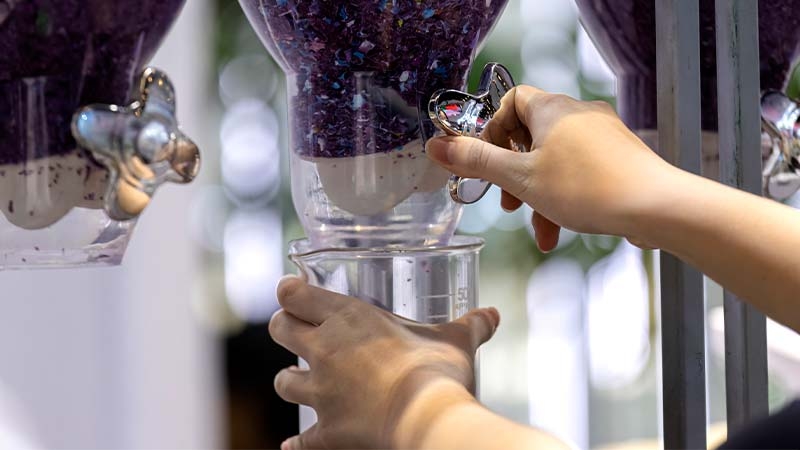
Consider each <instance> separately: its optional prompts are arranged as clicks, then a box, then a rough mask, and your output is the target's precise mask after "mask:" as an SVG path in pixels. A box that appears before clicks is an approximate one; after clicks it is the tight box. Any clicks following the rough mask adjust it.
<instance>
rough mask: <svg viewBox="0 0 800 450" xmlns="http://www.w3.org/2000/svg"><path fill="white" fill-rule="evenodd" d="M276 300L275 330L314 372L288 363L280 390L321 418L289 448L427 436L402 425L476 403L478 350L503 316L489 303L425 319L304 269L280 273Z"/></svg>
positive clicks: (403, 442) (402, 442)
mask: <svg viewBox="0 0 800 450" xmlns="http://www.w3.org/2000/svg"><path fill="white" fill-rule="evenodd" d="M278 301H279V302H280V304H281V306H282V307H283V309H282V310H281V311H279V312H277V313H276V314H275V315H274V316H273V317H272V319H271V320H270V323H269V332H270V334H271V335H272V338H273V339H274V340H275V342H277V343H279V344H280V345H282V346H284V347H286V348H287V349H289V350H290V351H291V352H293V353H295V354H297V355H298V356H300V357H302V358H303V359H305V360H306V361H307V362H308V364H309V367H310V370H303V369H299V368H297V367H290V368H288V369H284V370H283V371H281V372H280V373H278V375H277V376H276V377H275V390H276V391H277V393H278V395H280V396H281V398H283V399H284V400H286V401H288V402H292V403H298V404H303V405H308V406H311V407H312V408H314V410H315V411H316V413H317V416H318V422H317V424H316V425H314V426H313V427H312V428H310V429H309V430H307V431H306V432H304V433H303V434H301V435H300V436H295V437H293V438H291V439H289V440H287V441H286V442H284V444H283V445H282V446H281V448H282V449H283V450H288V449H310V448H390V447H393V446H402V447H408V446H410V445H411V444H412V441H410V440H409V439H412V440H413V439H421V438H422V437H423V436H409V434H416V432H415V433H405V434H404V435H401V432H400V431H397V430H409V429H414V430H415V431H418V430H419V427H418V426H413V427H412V426H410V424H409V423H410V421H418V420H420V418H422V417H424V418H425V420H429V421H431V422H432V421H433V420H434V419H435V418H436V416H438V415H439V414H441V413H442V412H443V411H444V410H445V409H446V408H447V407H449V406H453V405H454V404H456V403H463V402H474V401H475V400H474V397H472V395H471V394H470V393H469V391H472V390H474V385H475V378H474V371H475V360H474V357H475V352H476V350H477V349H478V347H479V346H480V345H481V344H483V343H484V342H486V341H487V340H489V338H491V337H492V335H493V334H494V331H495V329H496V328H497V325H498V324H499V321H500V316H499V314H498V313H497V311H496V310H495V309H493V308H491V309H478V310H474V311H471V312H470V313H468V314H467V315H465V316H464V317H462V318H460V319H458V320H456V321H454V322H451V323H447V324H441V325H421V324H418V323H416V322H412V321H409V320H405V319H402V318H400V317H398V316H395V315H392V314H390V313H388V312H386V311H383V310H381V309H378V308H376V307H374V306H371V305H369V304H367V303H365V302H363V301H361V300H358V299H356V298H352V297H346V296H343V295H339V294H335V293H332V292H328V291H325V290H322V289H319V288H316V287H312V286H309V285H308V284H306V283H305V282H304V281H303V280H301V279H300V278H297V277H286V278H284V279H283V280H281V282H280V284H279V285H278ZM443 393H449V394H448V395H444V394H443ZM412 409H413V413H411V412H409V411H411V410H412Z"/></svg>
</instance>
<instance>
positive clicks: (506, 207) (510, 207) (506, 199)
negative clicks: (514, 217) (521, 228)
mask: <svg viewBox="0 0 800 450" xmlns="http://www.w3.org/2000/svg"><path fill="white" fill-rule="evenodd" d="M520 206H522V200H520V199H518V198H517V197H514V196H513V195H511V194H509V193H508V192H506V191H503V194H502V196H501V197H500V207H501V208H503V211H505V212H508V213H511V212H514V211H516V210H518V209H519V208H520Z"/></svg>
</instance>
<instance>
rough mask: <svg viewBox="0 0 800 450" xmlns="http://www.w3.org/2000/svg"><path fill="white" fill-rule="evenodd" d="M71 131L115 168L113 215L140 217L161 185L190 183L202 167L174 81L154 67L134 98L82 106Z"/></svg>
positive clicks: (108, 203)
mask: <svg viewBox="0 0 800 450" xmlns="http://www.w3.org/2000/svg"><path fill="white" fill-rule="evenodd" d="M72 134H73V136H74V137H75V140H76V141H77V142H78V144H79V145H80V146H81V147H83V148H85V149H87V150H89V151H90V152H91V153H92V155H93V156H94V158H95V159H96V160H97V161H98V162H100V163H101V164H103V165H104V166H105V167H106V168H107V169H108V171H109V173H110V178H109V183H108V188H107V191H106V196H105V209H106V212H107V213H108V216H109V217H110V218H112V219H114V220H128V219H132V218H134V217H136V216H138V215H139V214H140V213H141V212H142V211H143V210H144V208H145V207H146V206H147V204H148V203H149V202H150V199H151V198H152V196H153V194H154V192H155V190H156V189H157V188H158V187H159V186H160V185H161V184H163V183H164V182H167V181H169V182H173V183H181V184H183V183H188V182H190V181H192V180H193V179H194V178H195V177H196V176H197V173H198V170H199V169H200V152H199V151H198V149H197V146H196V145H195V144H194V142H192V140H191V139H189V138H188V137H187V136H186V135H185V134H183V133H182V132H181V130H180V128H179V126H178V122H177V120H176V118H175V89H174V88H173V86H172V82H171V81H170V80H169V78H168V77H167V75H166V74H165V73H163V72H161V71H159V70H156V69H153V68H147V69H145V71H144V72H143V74H142V76H141V80H140V83H139V90H138V98H137V99H136V100H135V101H134V102H133V103H131V104H129V105H128V106H117V105H101V104H96V105H89V106H86V107H84V108H81V109H80V110H79V111H78V112H77V113H76V114H75V116H74V117H73V121H72Z"/></svg>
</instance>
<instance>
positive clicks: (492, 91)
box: [428, 63, 528, 204]
mask: <svg viewBox="0 0 800 450" xmlns="http://www.w3.org/2000/svg"><path fill="white" fill-rule="evenodd" d="M513 87H514V80H513V78H512V77H511V74H510V73H509V72H508V70H507V69H506V68H505V67H503V66H502V65H500V64H498V63H489V64H487V65H486V67H484V69H483V75H482V76H481V81H480V84H479V86H478V92H477V93H476V94H468V93H465V92H461V91H456V90H441V91H438V92H436V93H434V94H433V96H432V97H431V100H430V102H429V103H428V116H429V117H430V118H431V120H432V121H433V123H434V124H435V125H436V126H437V127H438V128H439V129H440V130H442V131H444V132H445V133H447V134H449V135H452V136H470V137H479V136H480V135H481V132H483V129H484V127H486V125H487V124H488V123H489V121H490V120H491V119H492V117H494V115H495V113H496V112H497V111H498V110H499V109H500V101H501V100H502V98H503V96H505V95H506V93H507V92H508V91H510V90H511V89H512V88H513ZM515 147H516V149H515V150H517V151H528V149H526V148H525V147H523V146H520V145H515ZM491 186H492V185H491V183H489V182H488V181H486V180H482V179H473V178H462V177H459V176H457V175H453V176H452V177H450V182H449V184H448V187H449V190H450V197H452V198H453V200H454V201H456V202H458V203H463V204H471V203H475V202H477V201H478V200H480V199H481V198H483V196H484V195H485V194H486V192H487V191H488V190H489V188H490V187H491Z"/></svg>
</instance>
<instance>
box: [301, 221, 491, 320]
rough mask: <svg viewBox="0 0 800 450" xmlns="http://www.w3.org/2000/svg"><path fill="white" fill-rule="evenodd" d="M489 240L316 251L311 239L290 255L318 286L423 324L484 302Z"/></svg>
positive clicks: (462, 239)
mask: <svg viewBox="0 0 800 450" xmlns="http://www.w3.org/2000/svg"><path fill="white" fill-rule="evenodd" d="M481 248H483V239H480V238H477V237H470V236H454V237H453V238H452V239H451V240H450V244H449V245H447V246H430V247H419V248H407V249H395V248H376V249H357V248H356V249H353V248H332V249H325V250H316V251H315V250H313V249H312V246H311V242H310V241H309V240H307V239H303V240H299V241H294V242H292V243H291V244H290V250H289V256H290V257H291V259H292V261H293V262H294V263H295V264H296V265H297V266H298V268H299V269H300V272H301V273H302V275H303V276H304V277H306V279H307V280H308V282H309V283H310V284H311V285H313V286H318V287H321V288H324V289H327V290H330V291H333V292H338V293H340V294H344V295H350V296H353V297H357V298H360V299H361V300H364V301H366V302H368V303H371V304H373V305H376V306H378V307H380V308H383V309H384V310H386V311H389V312H392V313H394V314H397V315H398V316H401V317H405V318H407V319H411V320H414V321H417V322H420V323H428V324H434V323H443V322H448V321H451V320H454V319H457V318H458V317H461V316H462V315H464V314H466V313H467V312H468V311H469V310H470V309H474V308H476V307H477V305H478V253H479V252H480V250H481Z"/></svg>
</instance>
